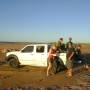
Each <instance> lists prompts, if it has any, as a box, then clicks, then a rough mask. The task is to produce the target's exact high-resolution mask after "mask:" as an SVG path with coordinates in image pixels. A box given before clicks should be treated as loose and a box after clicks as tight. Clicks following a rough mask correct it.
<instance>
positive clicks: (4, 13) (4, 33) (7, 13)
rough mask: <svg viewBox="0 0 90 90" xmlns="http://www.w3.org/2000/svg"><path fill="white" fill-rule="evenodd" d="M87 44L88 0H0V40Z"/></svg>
mask: <svg viewBox="0 0 90 90" xmlns="http://www.w3.org/2000/svg"><path fill="white" fill-rule="evenodd" d="M60 37H63V38H64V41H65V42H67V41H68V37H72V38H73V42H81V43H90V0H0V41H10V42H11V41H13V42H52V41H58V39H59V38H60Z"/></svg>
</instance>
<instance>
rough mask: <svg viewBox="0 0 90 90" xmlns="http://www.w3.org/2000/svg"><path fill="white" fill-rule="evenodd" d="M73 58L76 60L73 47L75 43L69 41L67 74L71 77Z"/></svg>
mask: <svg viewBox="0 0 90 90" xmlns="http://www.w3.org/2000/svg"><path fill="white" fill-rule="evenodd" d="M73 60H74V48H73V44H71V43H69V44H68V49H67V61H66V67H67V75H68V76H69V77H71V76H72V71H73V70H72V69H73Z"/></svg>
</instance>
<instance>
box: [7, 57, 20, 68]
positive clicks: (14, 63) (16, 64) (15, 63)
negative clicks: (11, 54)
mask: <svg viewBox="0 0 90 90" xmlns="http://www.w3.org/2000/svg"><path fill="white" fill-rule="evenodd" d="M9 65H10V66H11V67H13V68H18V67H19V61H18V60H17V59H15V58H11V59H10V60H9Z"/></svg>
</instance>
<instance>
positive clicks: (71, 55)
mask: <svg viewBox="0 0 90 90" xmlns="http://www.w3.org/2000/svg"><path fill="white" fill-rule="evenodd" d="M73 55H74V52H72V54H71V55H70V57H69V60H71V58H72V57H73Z"/></svg>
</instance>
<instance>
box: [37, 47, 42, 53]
mask: <svg viewBox="0 0 90 90" xmlns="http://www.w3.org/2000/svg"><path fill="white" fill-rule="evenodd" d="M36 52H37V53H43V52H44V46H37V47H36Z"/></svg>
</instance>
